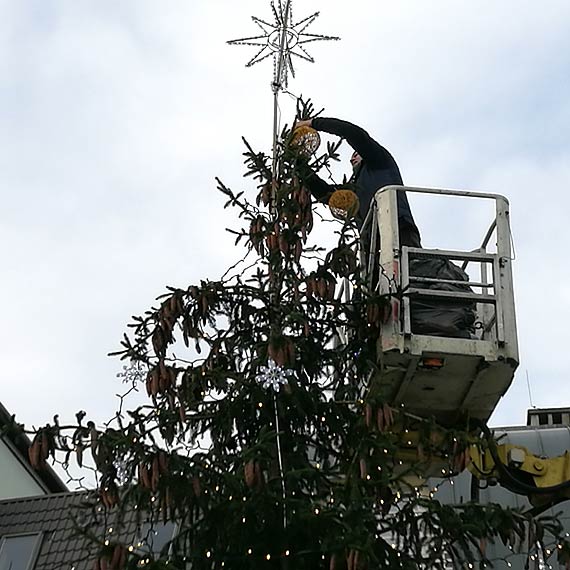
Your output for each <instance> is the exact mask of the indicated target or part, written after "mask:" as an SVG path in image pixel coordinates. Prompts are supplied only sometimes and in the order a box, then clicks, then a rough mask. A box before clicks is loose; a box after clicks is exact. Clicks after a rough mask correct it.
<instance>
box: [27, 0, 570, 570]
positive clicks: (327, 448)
mask: <svg viewBox="0 0 570 570" xmlns="http://www.w3.org/2000/svg"><path fill="white" fill-rule="evenodd" d="M288 6H289V2H287V4H286V5H285V6H282V5H281V4H279V11H278V13H279V14H280V15H281V16H280V18H281V19H279V17H278V18H277V24H279V25H280V27H279V26H278V29H279V31H280V32H281V33H282V34H285V33H286V28H287V26H285V23H286V22H288V18H289V16H288V12H287V10H288ZM311 21H312V20H311ZM268 45H271V44H268ZM289 58H290V54H289ZM286 64H287V51H286V50H284V48H283V44H281V51H280V52H278V65H277V70H276V75H275V80H274V84H273V85H274V94H275V96H277V95H278V93H279V90H280V89H281V88H282V86H283V84H284V71H283V69H285V70H286V69H287V65H286ZM291 70H292V68H291ZM314 114H315V110H314V108H313V106H312V104H311V103H310V102H308V101H307V102H304V101H299V102H298V106H297V112H296V118H297V119H305V118H309V117H312V116H314ZM291 126H292V125H291ZM315 137H316V135H315V133H314V132H310V131H305V132H299V131H295V130H294V129H293V128H290V127H287V126H285V127H284V128H283V129H282V130H281V131H279V132H277V131H276V132H275V136H274V141H273V147H272V152H271V154H265V153H263V152H257V151H255V150H254V149H253V148H251V146H250V145H249V144H248V143H247V142H246V141H245V140H244V144H245V146H246V151H245V164H246V174H245V175H246V177H248V178H249V179H250V180H251V181H252V183H251V187H250V188H249V190H247V191H243V192H234V191H233V190H232V189H230V188H228V187H227V186H226V185H225V184H224V183H223V182H222V181H221V180H218V188H219V190H220V191H221V192H222V193H223V194H224V195H225V196H226V197H227V203H226V207H231V208H233V209H235V211H236V212H237V218H238V220H239V221H240V227H237V228H234V229H232V230H231V231H233V233H234V234H235V236H236V244H241V245H242V246H243V247H244V248H245V250H246V255H245V257H244V258H243V259H241V260H239V261H238V263H236V265H235V266H233V267H232V268H230V269H229V270H228V272H227V273H226V274H225V275H224V276H223V277H222V278H220V279H218V280H203V281H201V282H200V283H199V284H194V285H191V286H188V287H183V288H181V287H169V288H168V290H167V291H166V292H165V293H164V295H162V296H161V297H159V303H158V304H157V305H156V306H154V307H152V308H151V309H149V310H148V311H146V312H145V313H144V314H143V315H141V316H137V317H133V322H132V323H131V324H130V332H129V334H126V335H125V336H124V338H123V341H122V348H121V350H120V351H118V352H117V353H116V355H117V356H119V357H120V358H121V359H123V360H125V361H126V362H127V365H126V368H125V371H124V373H123V377H124V379H125V380H126V381H127V382H128V384H129V386H128V392H130V391H136V390H139V389H144V390H145V391H146V394H147V396H148V402H147V403H145V404H143V405H139V406H136V407H135V408H134V409H131V410H127V402H128V401H127V399H126V395H125V397H123V398H121V407H120V409H119V410H118V412H117V414H116V416H115V419H114V422H113V423H111V424H109V425H107V426H103V427H97V426H95V424H93V423H92V422H89V421H87V422H86V421H85V418H84V414H78V417H77V424H76V425H72V426H61V425H59V424H58V423H57V422H56V423H54V424H53V425H48V426H45V427H44V428H42V429H41V430H39V431H38V432H37V433H36V434H35V437H34V441H33V445H32V447H31V449H30V459H31V461H32V464H33V465H34V466H35V467H37V468H38V469H41V468H42V466H43V465H44V464H45V462H46V460H48V458H49V457H50V456H52V457H53V458H54V459H56V460H57V461H60V462H62V463H63V464H65V465H69V464H70V462H72V461H73V460H75V462H76V463H77V464H78V465H79V466H80V467H81V466H83V465H85V466H86V467H88V464H92V467H93V468H94V469H95V470H96V472H97V488H96V489H95V490H92V491H90V492H89V494H88V496H87V498H86V501H85V505H84V507H85V509H87V510H88V511H89V512H91V513H93V518H92V519H90V522H88V523H85V522H84V523H83V524H82V525H81V530H82V532H84V533H85V534H86V535H88V536H89V538H90V540H91V541H92V542H93V544H94V545H95V546H96V554H95V556H94V558H95V560H94V564H95V566H94V567H95V568H96V569H99V568H101V569H103V568H115V569H120V568H140V567H142V566H144V567H145V568H153V569H154V568H179V569H182V568H192V569H193V570H194V569H196V570H202V569H208V570H209V569H214V568H215V569H219V568H229V569H232V570H239V569H252V568H253V569H257V568H259V569H268V570H269V569H272V568H279V569H291V570H292V569H295V570H305V569H306V570H309V569H310V570H317V569H325V568H326V569H330V570H341V569H347V570H359V569H365V568H369V569H375V568H378V569H380V568H401V569H415V568H425V569H431V568H448V567H462V566H463V565H469V567H474V565H481V567H483V566H484V565H485V564H490V563H491V562H492V561H489V560H487V558H486V554H485V543H486V541H502V542H503V543H505V544H507V545H510V546H512V547H514V548H519V549H522V550H524V551H527V552H528V553H529V555H534V553H538V554H540V555H541V556H543V557H544V558H545V559H546V558H548V555H547V554H546V548H547V546H548V545H549V543H552V544H555V545H558V546H559V548H558V549H556V551H557V553H558V555H559V556H560V557H561V560H563V561H565V560H566V558H565V557H566V556H567V553H568V545H567V543H566V542H565V541H564V539H563V538H562V537H561V532H562V529H561V527H560V524H559V523H558V522H557V521H556V520H553V519H551V518H547V517H543V518H537V517H534V516H533V514H532V513H522V512H520V511H515V510H510V509H504V508H502V507H501V506H499V505H481V504H477V503H474V502H473V503H465V504H457V505H445V504H442V503H440V502H439V501H438V500H437V499H435V497H434V496H433V493H431V492H430V491H429V489H428V490H427V491H426V489H425V488H424V487H422V486H421V484H418V483H417V481H420V482H421V480H422V476H423V475H424V473H425V469H426V465H428V464H429V462H430V461H432V460H433V458H434V457H437V458H438V459H439V460H443V461H446V462H447V464H448V470H447V474H448V475H449V476H451V475H453V474H455V473H457V472H458V471H460V470H461V469H463V468H465V461H466V446H467V445H468V443H469V441H471V440H470V438H471V437H472V436H471V435H470V433H469V426H468V425H465V426H455V427H454V428H453V429H444V428H442V427H439V426H436V425H435V424H434V423H433V422H432V421H431V420H429V418H428V419H418V418H412V417H410V416H409V415H408V414H407V413H406V411H405V410H403V409H398V410H394V409H392V407H391V406H390V403H389V402H388V401H386V398H385V395H384V393H383V392H382V390H381V389H380V386H381V384H382V383H381V382H380V379H381V378H382V374H383V372H384V371H383V367H382V354H381V353H379V352H378V348H377V346H378V342H377V341H378V338H379V335H380V329H381V326H380V325H381V323H382V319H383V315H384V309H385V307H386V306H388V305H389V302H390V299H389V298H388V297H387V296H383V295H380V294H378V293H377V292H375V290H374V287H370V283H371V279H373V278H374V276H373V275H372V276H371V275H370V274H369V273H368V272H367V270H366V267H365V264H364V263H362V256H361V253H362V251H360V250H361V249H363V246H362V244H360V239H359V233H358V229H357V226H356V224H355V222H354V220H353V219H352V218H351V216H350V213H351V208H350V206H348V205H345V207H344V209H342V208H341V213H343V212H344V219H343V220H342V222H339V223H338V232H337V241H336V243H334V244H332V245H331V247H324V246H325V245H326V244H323V246H322V247H317V246H309V245H308V242H307V238H308V236H309V235H310V233H311V231H312V229H313V215H314V205H313V204H312V199H311V195H310V193H309V191H308V190H307V187H306V185H305V183H304V181H305V180H306V178H307V176H310V175H311V174H310V173H311V172H315V171H316V172H318V171H319V170H320V169H322V168H328V167H329V165H330V163H331V161H333V160H335V159H336V158H337V150H338V146H337V145H330V144H329V145H328V146H327V148H326V151H325V152H324V153H322V154H320V155H319V154H316V153H315V151H316V146H317V144H316V141H315ZM338 203H339V204H340V205H341V206H342V204H343V201H342V200H340V201H339V202H338ZM364 258H366V256H364ZM341 288H343V291H350V297H349V298H347V297H346V296H345V295H344V294H342V295H341V294H340V292H341ZM128 392H127V394H128ZM412 424H413V425H414V426H415V428H416V429H417V430H419V431H418V433H419V434H420V440H419V441H417V442H415V443H414V446H413V450H414V454H415V456H414V459H413V460H410V455H409V453H408V454H407V455H406V454H403V453H402V450H403V449H406V448H407V447H409V446H408V441H407V435H406V434H407V427H408V426H410V425H412ZM418 426H419V427H418ZM133 513H136V516H135V519H136V520H138V521H139V522H142V521H146V520H149V521H150V522H151V524H152V525H160V524H165V523H167V522H170V523H172V524H173V525H175V528H176V532H175V536H174V538H173V540H172V541H171V542H170V543H169V544H167V545H166V546H165V547H164V548H163V549H162V552H160V553H154V554H151V553H149V552H140V551H138V550H137V549H136V548H133V545H132V544H129V543H128V542H127V541H126V540H124V539H122V538H121V531H120V528H121V525H126V524H130V522H129V521H132V520H133ZM109 520H113V525H114V529H115V530H114V532H113V533H112V536H110V534H109V532H108V527H109V523H108V521H109Z"/></svg>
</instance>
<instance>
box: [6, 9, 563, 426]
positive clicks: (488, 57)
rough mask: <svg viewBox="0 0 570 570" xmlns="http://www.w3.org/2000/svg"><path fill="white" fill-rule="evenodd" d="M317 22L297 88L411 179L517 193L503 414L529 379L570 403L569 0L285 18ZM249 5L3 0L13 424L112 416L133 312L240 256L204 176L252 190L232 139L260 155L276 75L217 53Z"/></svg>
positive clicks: (434, 213)
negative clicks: (510, 352)
mask: <svg viewBox="0 0 570 570" xmlns="http://www.w3.org/2000/svg"><path fill="white" fill-rule="evenodd" d="M315 10H320V11H321V16H320V18H319V19H318V20H317V21H316V22H315V23H314V24H313V25H312V27H311V28H310V30H309V31H311V32H314V33H328V34H332V35H339V36H341V37H342V41H341V42H331V43H324V42H323V43H318V44H310V45H309V51H310V53H311V54H312V55H313V56H314V57H315V59H316V63H315V64H309V63H304V62H302V63H300V64H299V65H298V66H297V70H298V74H297V78H296V79H295V80H294V81H292V82H291V84H290V90H291V91H292V92H293V93H295V94H303V95H305V96H310V97H311V98H312V99H313V100H314V102H315V104H316V105H317V107H319V108H320V107H325V108H326V113H325V115H328V116H336V117H339V118H343V119H348V120H351V121H353V122H355V123H357V124H360V125H361V126H363V127H364V128H366V129H367V130H368V131H369V132H370V133H371V134H372V135H373V136H374V137H375V138H377V139H378V140H379V141H380V142H381V143H382V144H384V145H385V146H387V147H388V148H389V149H390V150H391V151H392V153H393V155H394V156H395V157H396V160H397V161H398V163H399V165H400V168H401V171H402V174H403V177H404V181H405V182H406V183H407V184H409V185H417V186H430V187H431V186H434V187H447V188H463V189H471V190H480V191H486V192H490V193H501V194H505V195H506V196H507V197H508V198H509V200H510V202H511V217H512V220H513V234H514V242H515V246H516V261H515V268H516V269H515V291H516V300H517V310H518V313H517V316H518V325H519V339H520V350H521V366H520V368H519V371H518V373H517V376H516V379H515V382H514V384H513V386H512V388H511V390H510V392H509V393H508V395H507V396H506V397H505V398H504V400H503V401H502V403H501V404H500V406H499V408H498V409H497V411H496V413H495V415H494V417H493V423H494V424H495V425H498V424H500V425H506V424H521V423H524V421H525V412H526V409H527V407H529V396H528V390H527V384H526V378H525V372H526V371H528V374H529V376H530V380H531V385H532V396H533V403H534V404H535V405H537V406H559V405H570V390H569V389H568V385H569V379H568V372H567V368H568V366H567V360H566V359H567V354H568V342H567V338H568V326H569V323H570V294H569V290H570V271H569V269H568V260H567V258H568V256H567V243H568V241H569V237H570V224H569V223H568V213H567V211H568V206H569V205H570V197H569V195H568V194H569V192H570V136H569V135H570V132H569V131H570V97H569V90H570V85H569V81H570V79H569V78H570V34H568V30H569V26H570V2H568V0H544V1H543V2H536V0H533V1H531V0H501V1H497V0H471V1H466V0H431V1H429V2H428V1H426V0H398V1H397V2H388V1H383V0H382V1H381V0H352V1H351V2H344V1H342V2H341V1H340V0H326V1H325V0H302V1H301V0H297V2H295V4H294V15H295V19H301V18H302V17H304V16H307V15H309V14H310V13H312V12H313V11H315ZM251 15H256V16H258V17H260V18H263V19H266V20H269V19H271V11H270V8H269V1H268V0H239V1H236V0H160V1H158V0H120V1H117V0H90V1H89V0H0V103H1V104H0V119H1V128H0V192H1V196H2V203H1V208H0V258H1V260H2V277H1V279H0V295H1V298H2V303H3V308H2V326H1V328H0V363H1V367H2V372H1V376H0V377H1V380H0V386H1V387H2V389H1V391H0V400H1V401H2V403H3V404H4V405H5V406H6V407H7V408H8V409H9V410H10V411H11V412H12V413H15V414H16V415H17V418H18V419H19V420H20V421H24V422H25V423H27V424H36V425H38V424H41V423H42V422H44V423H45V422H46V421H48V420H50V419H51V417H52V416H53V414H54V413H57V412H59V413H60V414H62V416H63V417H68V418H69V417H72V415H73V413H75V412H76V411H77V410H79V409H85V410H87V412H88V413H89V415H91V416H93V417H95V418H98V419H104V418H108V417H109V416H110V415H112V413H113V411H114V410H115V409H116V401H115V397H114V394H115V393H116V392H118V391H120V389H121V385H120V383H119V381H118V380H117V378H116V377H115V375H116V373H117V372H118V371H119V370H120V368H121V364H120V363H119V362H118V361H117V360H115V359H110V358H108V357H107V356H106V354H107V353H108V352H109V351H112V350H114V349H116V348H117V347H118V344H119V340H120V338H121V335H122V332H123V331H124V330H125V325H126V324H127V322H128V321H129V319H130V315H132V314H138V313H141V312H143V311H144V310H146V309H147V308H148V307H150V305H151V304H152V303H153V300H154V299H155V298H156V296H157V295H159V294H160V293H162V292H163V290H164V287H165V285H177V286H182V287H185V286H187V285H188V284H190V283H194V282H197V281H199V280H200V279H201V278H206V277H209V278H217V277H219V276H220V275H221V274H222V273H223V272H224V270H225V269H226V268H227V266H228V265H229V264H231V263H232V262H233V261H235V260H236V259H237V252H236V251H235V250H234V248H233V245H232V243H233V242H232V239H231V237H230V236H228V235H227V234H226V232H225V231H224V228H225V227H227V226H230V225H232V224H233V217H232V215H231V214H230V213H229V212H226V211H223V210H222V204H223V199H222V197H221V195H219V193H217V192H216V190H215V182H214V176H220V177H221V178H222V179H223V180H224V181H225V182H226V183H227V184H228V185H229V186H231V187H233V188H234V189H236V190H237V189H250V190H251V195H253V190H252V184H251V182H250V180H249V179H247V180H244V179H243V178H242V174H243V168H242V154H241V153H242V152H243V150H244V149H243V145H242V143H241V136H242V135H243V136H245V137H246V138H247V139H248V140H249V141H250V142H251V143H252V145H253V146H254V147H255V148H257V149H259V150H265V151H269V149H270V144H271V128H272V99H271V90H270V86H269V84H270V81H271V73H272V67H271V63H270V61H269V60H267V61H266V62H264V63H261V64H259V65H257V66H255V67H253V68H251V69H246V68H245V67H244V64H245V62H246V61H248V59H249V58H250V57H252V55H253V53H254V52H253V51H252V50H253V48H247V47H241V46H236V47H232V46H228V45H226V44H225V41H226V40H229V39H233V38H236V37H243V36H249V35H253V34H255V33H256V32H257V28H256V27H255V25H254V24H253V22H252V21H251V19H250V16H251ZM281 107H282V116H283V121H290V119H291V118H292V112H293V107H292V100H291V98H289V97H287V96H285V97H283V98H282V105H281ZM348 153H349V149H348V148H347V147H344V150H343V156H344V157H345V158H346V157H347V156H348ZM345 166H346V164H345ZM341 172H342V170H338V176H339V178H340V173H341ZM412 207H413V209H414V214H415V217H416V220H417V222H418V225H419V226H420V229H421V231H422V236H423V241H424V245H426V246H428V247H431V246H442V247H443V246H445V247H450V248H461V247H466V248H474V247H477V246H478V245H479V241H480V239H481V237H482V235H483V233H484V230H485V227H484V226H485V224H484V223H483V224H482V225H481V224H480V222H481V220H482V218H481V216H480V215H479V212H478V211H476V210H465V209H459V208H456V207H455V206H453V205H449V204H448V203H447V202H446V203H445V204H444V206H443V207H441V206H435V205H433V204H430V203H426V201H425V200H421V201H417V200H416V201H414V199H413V198H412ZM480 218H481V219H480ZM489 221H490V219H489Z"/></svg>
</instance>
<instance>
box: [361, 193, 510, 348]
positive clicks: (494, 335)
mask: <svg viewBox="0 0 570 570" xmlns="http://www.w3.org/2000/svg"><path fill="white" fill-rule="evenodd" d="M403 191H405V192H407V193H421V194H430V195H434V197H436V196H452V197H456V198H462V199H484V200H491V201H494V203H495V216H494V219H493V220H491V223H490V226H489V229H488V230H487V232H486V234H485V235H484V237H483V240H482V242H481V246H480V247H478V248H477V249H475V250H472V251H458V250H443V249H427V248H425V249H424V248H417V247H408V246H402V247H400V243H399V230H398V217H397V197H396V193H397V192H403ZM362 234H363V235H367V236H369V248H368V251H362V252H361V262H362V264H363V266H365V267H366V278H367V282H368V283H369V285H370V287H372V288H374V287H378V289H379V291H380V292H381V293H391V294H392V295H393V296H394V297H395V298H397V299H398V300H397V301H395V302H396V303H398V304H399V305H398V310H397V311H395V312H396V313H397V314H399V315H400V322H399V330H395V332H396V333H397V334H402V335H404V336H410V335H412V333H413V331H412V318H411V304H412V303H411V300H412V299H419V298H424V299H431V300H434V299H441V300H445V301H449V300H456V301H466V302H472V303H474V304H475V306H476V315H477V320H476V330H475V335H474V338H475V339H478V340H489V341H491V342H495V343H498V345H499V346H504V345H505V343H512V345H513V346H514V347H516V321H515V312H514V296H513V287H512V271H511V260H512V258H511V231H510V224H509V206H508V201H507V200H506V198H504V197H503V196H500V195H497V194H484V193H480V192H469V191H461V190H446V189H430V188H415V187H403V186H388V187H385V188H382V189H381V190H379V191H378V192H377V194H376V197H375V200H374V201H373V203H372V205H371V208H370V211H369V213H368V216H367V218H366V220H365V222H364V224H363V226H362ZM493 235H495V236H496V250H495V251H494V252H489V251H488V247H489V243H490V241H491V238H492V237H493ZM422 258H423V259H426V258H432V259H433V258H435V259H441V260H445V261H448V262H460V263H461V269H463V270H465V269H467V268H469V269H470V270H471V273H473V269H475V270H477V269H478V278H476V279H471V277H469V278H468V280H466V281H463V280H458V279H444V278H438V277H422V276H418V275H413V274H410V261H411V260H414V259H422ZM375 276H380V277H379V278H378V277H375ZM374 279H376V280H377V281H378V282H377V283H376V284H375V283H373V281H374ZM434 285H435V286H437V285H439V286H443V288H442V289H434V288H433V286H434ZM457 285H461V286H466V287H465V289H466V290H465V291H458V290H454V291H450V290H444V289H445V286H457Z"/></svg>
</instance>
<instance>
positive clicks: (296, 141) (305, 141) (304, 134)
mask: <svg viewBox="0 0 570 570" xmlns="http://www.w3.org/2000/svg"><path fill="white" fill-rule="evenodd" d="M320 144H321V136H320V135H319V133H318V132H317V131H316V130H315V129H313V128H312V127H307V126H302V127H297V128H296V129H295V130H294V131H293V136H292V137H291V146H294V147H297V148H298V149H299V152H301V153H302V154H305V155H307V156H308V155H310V154H314V153H315V152H317V149H318V148H319V145H320Z"/></svg>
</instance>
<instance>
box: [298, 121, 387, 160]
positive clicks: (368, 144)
mask: <svg viewBox="0 0 570 570" xmlns="http://www.w3.org/2000/svg"><path fill="white" fill-rule="evenodd" d="M301 123H302V124H306V125H307V126H309V127H312V128H313V129H315V130H317V131H323V132H325V133H329V134H331V135H336V136H338V137H342V138H343V139H345V140H346V142H348V144H349V145H350V146H351V147H352V148H353V149H354V150H355V151H356V152H357V153H358V154H359V155H360V156H361V157H362V158H363V159H364V160H365V161H367V162H369V163H380V162H383V161H384V159H385V155H386V151H385V149H384V147H382V146H381V145H380V144H378V143H377V142H376V141H375V140H374V139H373V138H372V137H371V136H370V135H369V134H368V133H367V132H366V131H365V130H364V129H363V128H361V127H358V126H357V125H354V124H352V123H349V122H348V121H342V120H341V119H327V118H324V117H315V118H313V119H309V120H308V121H302V122H301Z"/></svg>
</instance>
